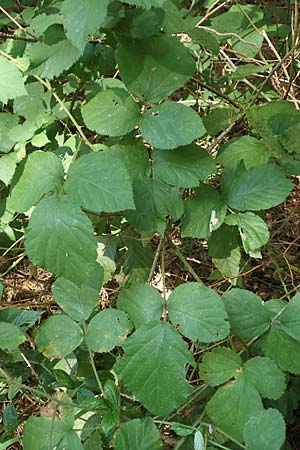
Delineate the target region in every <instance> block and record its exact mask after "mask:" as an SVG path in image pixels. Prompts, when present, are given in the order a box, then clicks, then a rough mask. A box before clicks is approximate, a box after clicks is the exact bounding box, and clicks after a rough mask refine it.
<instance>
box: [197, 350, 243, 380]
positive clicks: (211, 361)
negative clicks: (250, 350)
mask: <svg viewBox="0 0 300 450" xmlns="http://www.w3.org/2000/svg"><path fill="white" fill-rule="evenodd" d="M242 363H243V361H242V359H241V358H240V357H239V356H238V355H237V354H236V353H235V352H234V351H233V350H231V349H230V348H226V347H216V348H214V349H213V350H212V351H211V352H209V353H208V352H207V353H205V355H204V356H203V358H202V361H201V363H200V365H199V376H200V377H201V379H203V380H204V381H205V382H206V383H208V384H210V385H211V386H219V385H220V384H223V383H225V382H226V381H228V380H230V379H231V378H233V377H234V376H235V375H236V373H237V371H238V370H239V369H240V368H241V366H242Z"/></svg>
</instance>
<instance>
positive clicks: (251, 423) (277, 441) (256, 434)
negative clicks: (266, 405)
mask: <svg viewBox="0 0 300 450" xmlns="http://www.w3.org/2000/svg"><path fill="white" fill-rule="evenodd" d="M244 441H245V443H246V445H247V450H257V449H261V450H280V449H281V448H282V445H283V443H284V441H285V423H284V419H283V417H282V415H281V414H280V412H279V411H278V410H277V409H271V408H270V409H268V410H264V411H260V412H259V413H258V414H255V415H254V416H252V417H251V418H250V419H249V420H248V421H247V422H246V424H245V428H244Z"/></svg>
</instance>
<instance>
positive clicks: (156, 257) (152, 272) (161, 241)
mask: <svg viewBox="0 0 300 450" xmlns="http://www.w3.org/2000/svg"><path fill="white" fill-rule="evenodd" d="M162 244H163V237H162V236H160V240H159V243H158V246H157V249H156V252H155V256H154V260H153V263H152V267H151V271H150V273H149V277H148V280H147V283H150V281H151V280H152V278H153V275H154V272H155V268H156V265H157V261H158V258H159V255H160V252H161V248H162Z"/></svg>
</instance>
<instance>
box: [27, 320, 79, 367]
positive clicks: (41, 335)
mask: <svg viewBox="0 0 300 450" xmlns="http://www.w3.org/2000/svg"><path fill="white" fill-rule="evenodd" d="M82 340H83V333H82V330H81V328H80V327H79V326H78V325H77V324H76V323H75V322H74V321H73V320H72V319H70V318H69V317H68V316H65V315H64V314H59V315H54V316H51V317H49V318H48V319H46V320H45V321H44V322H43V323H42V325H41V326H40V327H39V328H38V329H37V330H36V333H35V342H36V345H37V348H38V350H39V351H40V352H41V353H43V355H45V356H47V357H48V358H60V359H61V358H64V357H65V356H67V355H69V354H70V353H71V352H72V351H73V350H75V349H76V348H77V347H78V346H79V345H80V344H81V342H82Z"/></svg>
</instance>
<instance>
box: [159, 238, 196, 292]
mask: <svg viewBox="0 0 300 450" xmlns="http://www.w3.org/2000/svg"><path fill="white" fill-rule="evenodd" d="M168 242H169V243H170V244H171V246H172V248H173V250H174V253H175V254H176V255H177V256H178V258H179V259H180V261H181V262H182V263H183V265H184V267H185V268H186V269H187V271H188V272H189V273H190V274H191V275H192V276H193V278H194V279H195V280H196V281H197V282H198V283H201V284H203V281H202V280H201V278H200V277H199V276H198V275H197V274H196V272H195V271H194V269H193V268H192V266H191V265H190V263H189V262H188V261H187V259H186V258H185V256H184V255H183V254H182V252H181V250H180V249H179V248H178V247H177V245H175V244H174V243H173V242H172V241H171V239H168Z"/></svg>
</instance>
